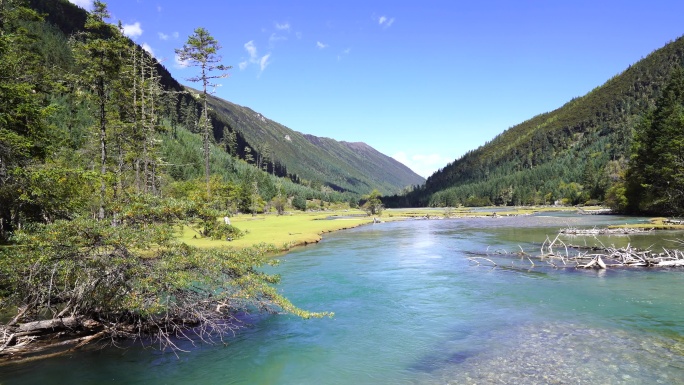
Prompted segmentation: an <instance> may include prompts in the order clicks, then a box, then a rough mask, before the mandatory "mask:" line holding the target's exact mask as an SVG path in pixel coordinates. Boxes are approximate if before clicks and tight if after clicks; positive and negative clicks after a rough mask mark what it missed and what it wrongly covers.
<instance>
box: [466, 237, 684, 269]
mask: <svg viewBox="0 0 684 385" xmlns="http://www.w3.org/2000/svg"><path fill="white" fill-rule="evenodd" d="M561 234H562V232H561V233H559V234H558V235H557V236H556V237H555V238H554V239H553V240H551V239H550V238H548V237H547V238H546V240H545V241H544V243H542V245H541V248H540V250H539V254H536V255H535V254H530V253H527V252H525V251H524V250H523V249H522V247H520V251H519V252H514V253H510V252H507V251H502V250H496V251H494V252H489V250H487V252H486V253H485V254H486V255H487V256H488V257H484V256H470V257H467V258H468V259H469V260H470V261H472V262H474V263H476V264H478V265H480V264H482V261H486V262H488V263H489V266H493V267H497V266H498V264H497V263H496V262H495V261H494V260H492V258H491V257H492V256H494V255H504V256H506V255H507V256H516V257H519V258H520V261H523V263H525V264H526V263H527V262H529V267H535V266H536V265H535V262H534V261H537V262H538V263H539V264H540V266H543V265H547V266H552V267H554V268H577V269H590V268H593V269H608V268H615V267H684V251H681V250H676V249H665V248H663V249H662V251H659V252H657V251H653V250H650V249H645V250H644V249H637V248H634V247H632V246H631V245H627V246H626V247H623V248H616V247H614V246H609V247H606V246H603V245H602V246H577V245H568V244H565V243H564V242H563V241H562V240H561V239H560V235H561Z"/></svg>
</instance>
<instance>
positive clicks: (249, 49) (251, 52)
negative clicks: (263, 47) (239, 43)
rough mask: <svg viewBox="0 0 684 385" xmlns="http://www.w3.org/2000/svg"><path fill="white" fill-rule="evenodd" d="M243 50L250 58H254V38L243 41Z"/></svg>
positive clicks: (255, 54)
mask: <svg viewBox="0 0 684 385" xmlns="http://www.w3.org/2000/svg"><path fill="white" fill-rule="evenodd" d="M245 50H247V53H248V54H249V58H250V60H254V59H255V58H256V56H257V49H256V45H254V40H250V41H248V42H247V43H245Z"/></svg>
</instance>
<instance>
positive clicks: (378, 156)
mask: <svg viewBox="0 0 684 385" xmlns="http://www.w3.org/2000/svg"><path fill="white" fill-rule="evenodd" d="M187 88H188V89H191V90H193V89H192V88H190V87H187ZM193 92H198V91H196V90H193ZM208 102H209V105H210V106H211V108H212V110H213V111H214V114H216V116H217V118H218V119H219V120H220V121H222V122H223V123H224V124H226V125H227V127H229V128H230V130H231V131H233V130H234V131H237V132H239V133H240V134H241V135H243V136H244V137H245V138H246V140H247V142H248V143H252V145H254V146H257V148H256V150H257V152H258V153H260V154H262V155H263V153H264V152H266V153H268V157H269V158H271V160H277V161H278V162H279V163H282V164H284V165H285V166H286V167H287V170H288V173H289V174H294V175H296V176H297V177H298V178H301V179H305V180H308V181H312V182H319V183H322V184H323V185H327V186H328V187H330V188H332V189H334V190H337V191H352V192H356V193H360V194H367V193H369V192H370V191H371V190H372V189H378V190H379V191H380V192H381V193H382V194H387V195H390V194H395V193H398V192H399V191H401V190H402V189H404V188H406V187H408V186H413V185H419V184H422V183H423V182H424V181H425V179H424V178H423V177H421V176H420V175H418V174H416V173H415V172H413V171H412V170H411V169H410V168H408V167H407V166H406V165H404V164H402V163H400V162H399V161H397V160H395V159H393V158H391V157H389V156H387V155H385V154H382V153H381V152H379V151H377V150H376V149H374V148H373V147H372V146H370V145H368V144H367V143H364V142H344V141H338V140H336V139H333V138H326V137H318V136H315V135H312V134H304V133H301V132H299V131H295V130H292V129H290V128H288V127H286V126H285V125H283V124H280V123H278V122H276V121H273V120H271V119H268V118H266V117H265V116H263V115H262V114H261V113H259V112H256V111H254V110H253V109H251V108H249V107H245V106H240V105H238V104H235V103H232V102H230V101H227V100H224V99H221V98H218V97H216V96H213V95H211V96H209V98H208Z"/></svg>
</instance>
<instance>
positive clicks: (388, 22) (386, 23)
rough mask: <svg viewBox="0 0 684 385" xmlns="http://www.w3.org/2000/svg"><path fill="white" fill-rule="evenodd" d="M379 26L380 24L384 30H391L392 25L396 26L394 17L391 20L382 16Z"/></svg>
mask: <svg viewBox="0 0 684 385" xmlns="http://www.w3.org/2000/svg"><path fill="white" fill-rule="evenodd" d="M378 24H380V26H382V27H383V28H389V27H391V26H392V24H394V18H393V17H392V18H389V17H387V16H380V17H379V18H378Z"/></svg>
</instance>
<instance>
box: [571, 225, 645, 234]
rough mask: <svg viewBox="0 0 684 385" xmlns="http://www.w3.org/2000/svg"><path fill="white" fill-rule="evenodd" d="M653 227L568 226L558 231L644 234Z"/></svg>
mask: <svg viewBox="0 0 684 385" xmlns="http://www.w3.org/2000/svg"><path fill="white" fill-rule="evenodd" d="M651 231H653V229H652V228H651V229H642V228H635V227H625V228H615V229H606V228H595V227H594V228H591V229H578V228H575V227H568V228H566V229H561V230H560V233H561V234H564V235H590V236H594V235H632V234H644V233H650V232H651Z"/></svg>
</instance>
